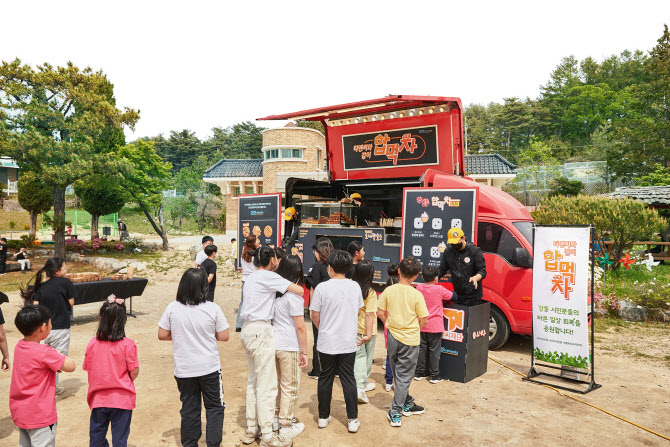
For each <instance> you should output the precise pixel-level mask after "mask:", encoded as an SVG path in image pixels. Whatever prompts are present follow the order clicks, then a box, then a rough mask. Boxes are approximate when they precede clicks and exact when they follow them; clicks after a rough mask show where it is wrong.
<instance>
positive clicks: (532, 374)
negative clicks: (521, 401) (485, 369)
mask: <svg viewBox="0 0 670 447" xmlns="http://www.w3.org/2000/svg"><path fill="white" fill-rule="evenodd" d="M538 226H542V227H565V228H587V227H588V228H590V229H591V241H590V247H589V250H590V255H591V256H590V257H591V287H590V289H591V290H590V293H591V314H590V315H589V320H590V322H591V334H590V335H591V340H590V355H589V357H590V363H591V369H590V372H588V373H585V372H583V370H582V369H579V368H569V367H564V366H555V365H549V364H547V363H544V362H542V363H540V362H538V361H537V360H536V359H535V336H534V335H533V337H532V351H531V367H530V370H529V371H528V374H527V375H526V377H523V378H522V380H525V381H528V382H532V383H538V384H540V385H547V386H550V387H553V388H560V389H562V390H566V391H572V392H574V393H580V394H587V393H589V392H591V391H593V390H597V389H598V388H600V387H601V386H602V385H600V384H597V383H596V381H595V368H594V357H595V351H594V339H595V320H594V315H595V300H594V285H595V275H594V266H595V251H594V249H593V241H594V240H595V239H594V238H595V227H594V226H593V225H538ZM533 232H535V228H533ZM535 254H536V253H535V244H533V260H535ZM533 318H535V316H534V315H533ZM533 327H534V326H533ZM534 330H535V329H533V331H534ZM538 366H540V367H543V368H551V369H556V370H559V371H561V373H563V372H566V371H570V372H571V373H576V375H577V378H571V377H566V376H564V375H562V374H552V373H550V372H540V371H538V370H537V369H536V367H538ZM566 368H569V369H567V370H566ZM579 375H585V376H587V377H588V380H580V379H579ZM539 376H548V377H553V378H556V379H560V380H566V381H569V382H572V383H575V384H579V383H581V384H588V387H587V388H586V390H580V389H577V388H570V387H567V386H562V385H557V384H555V383H551V382H543V381H541V380H536V379H535V378H536V377H539Z"/></svg>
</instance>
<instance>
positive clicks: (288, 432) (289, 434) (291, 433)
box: [279, 422, 305, 439]
mask: <svg viewBox="0 0 670 447" xmlns="http://www.w3.org/2000/svg"><path fill="white" fill-rule="evenodd" d="M303 431H305V424H303V423H302V422H296V423H295V424H293V425H290V426H288V427H282V428H280V429H279V436H281V437H282V438H284V439H293V438H295V437H296V436H298V435H299V434H300V433H302V432H303Z"/></svg>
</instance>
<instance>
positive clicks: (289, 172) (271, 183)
mask: <svg viewBox="0 0 670 447" xmlns="http://www.w3.org/2000/svg"><path fill="white" fill-rule="evenodd" d="M262 152H263V158H258V159H246V160H236V159H222V160H220V161H219V162H218V163H216V164H215V165H214V166H212V167H211V168H209V169H207V171H205V174H204V175H203V179H204V180H205V181H206V182H208V183H214V184H215V185H217V186H219V187H220V188H221V194H222V195H223V197H224V201H225V204H226V232H227V233H229V234H232V235H234V234H235V233H236V232H237V196H239V195H240V194H260V193H276V192H281V193H283V192H284V185H285V184H286V180H287V179H288V178H290V177H300V178H307V179H313V180H326V179H327V177H328V175H327V170H326V138H325V137H324V136H323V134H322V133H321V132H319V131H317V130H314V129H309V128H304V127H298V126H296V125H295V124H293V123H288V124H287V125H286V126H285V127H281V128H278V129H268V130H265V131H263V148H262Z"/></svg>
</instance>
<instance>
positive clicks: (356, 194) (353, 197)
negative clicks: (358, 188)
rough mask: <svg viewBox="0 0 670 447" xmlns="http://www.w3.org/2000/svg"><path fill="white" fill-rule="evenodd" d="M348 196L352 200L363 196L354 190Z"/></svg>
mask: <svg viewBox="0 0 670 447" xmlns="http://www.w3.org/2000/svg"><path fill="white" fill-rule="evenodd" d="M349 198H350V199H351V200H354V199H362V198H363V197H361V195H360V194H359V193H357V192H355V193H353V194H352V195H351V197H349Z"/></svg>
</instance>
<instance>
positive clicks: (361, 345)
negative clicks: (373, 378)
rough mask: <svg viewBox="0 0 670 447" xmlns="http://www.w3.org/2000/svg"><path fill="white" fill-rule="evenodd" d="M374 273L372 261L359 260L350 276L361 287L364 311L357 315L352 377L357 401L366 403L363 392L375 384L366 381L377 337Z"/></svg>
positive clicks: (367, 400) (368, 400) (372, 387)
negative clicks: (373, 288)
mask: <svg viewBox="0 0 670 447" xmlns="http://www.w3.org/2000/svg"><path fill="white" fill-rule="evenodd" d="M374 273H375V268H374V266H373V265H372V262H370V261H360V262H359V263H358V264H356V268H355V269H354V274H353V277H352V278H351V279H352V280H353V281H354V282H356V283H358V285H359V287H360V288H361V293H362V295H363V302H364V303H365V310H364V312H361V313H360V314H359V315H358V349H357V350H356V361H355V363H354V377H355V378H356V388H357V389H358V402H361V403H366V404H367V403H369V402H370V399H368V396H367V395H366V394H365V393H366V392H367V391H372V390H374V389H375V384H374V383H370V382H368V379H369V378H370V372H371V371H372V359H373V358H374V354H375V340H376V339H377V327H376V325H377V293H376V292H375V291H374V290H372V278H373V276H374Z"/></svg>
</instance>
